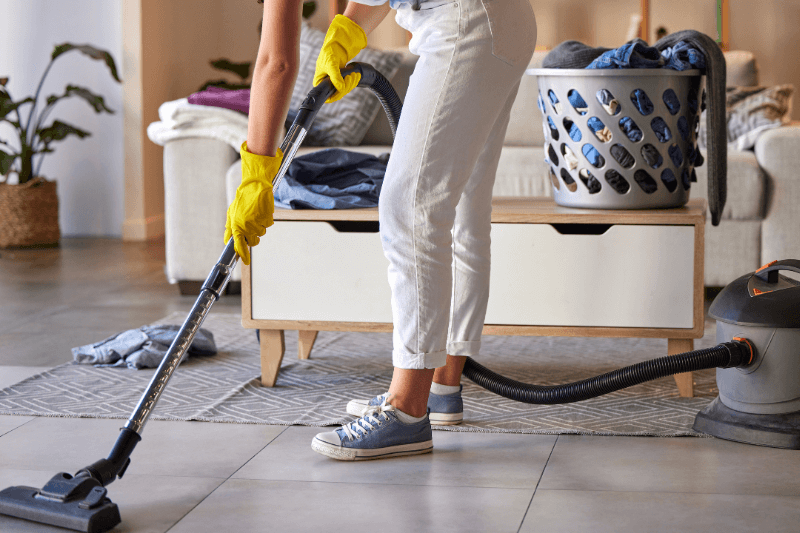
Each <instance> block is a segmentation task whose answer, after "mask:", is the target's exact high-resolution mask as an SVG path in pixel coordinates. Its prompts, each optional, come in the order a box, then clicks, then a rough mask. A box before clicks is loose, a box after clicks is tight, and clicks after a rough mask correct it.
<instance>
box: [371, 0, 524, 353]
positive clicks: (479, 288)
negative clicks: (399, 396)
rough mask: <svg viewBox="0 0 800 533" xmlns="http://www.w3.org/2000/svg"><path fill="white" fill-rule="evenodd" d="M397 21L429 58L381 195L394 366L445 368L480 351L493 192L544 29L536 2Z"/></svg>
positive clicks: (430, 5) (464, 5) (453, 9)
mask: <svg viewBox="0 0 800 533" xmlns="http://www.w3.org/2000/svg"><path fill="white" fill-rule="evenodd" d="M396 20H397V22H398V24H399V25H400V26H402V27H403V28H405V29H407V30H408V31H410V32H411V33H412V39H411V42H410V43H409V49H410V50H411V52H413V53H414V54H416V55H419V56H420V57H419V60H418V61H417V64H416V67H415V69H414V73H413V74H412V76H411V79H410V82H409V87H408V93H407V95H406V98H405V102H404V105H403V112H402V115H401V118H400V123H399V125H398V129H397V137H396V140H395V142H394V146H393V148H392V155H391V158H390V160H389V165H388V168H387V170H386V177H385V179H384V183H383V188H382V190H381V195H380V206H379V213H380V215H379V216H380V236H381V243H382V245H383V251H384V254H385V255H386V258H387V259H388V260H389V285H390V286H391V291H392V313H393V323H394V334H393V350H392V361H393V364H394V366H395V367H398V368H408V369H421V368H436V367H440V366H443V365H444V364H445V362H446V356H447V354H448V353H449V354H450V355H470V356H473V355H477V354H478V352H479V351H480V344H481V340H480V339H481V331H482V329H483V321H484V318H485V316H486V305H487V301H488V299H489V266H490V231H491V210H492V205H491V202H492V187H493V185H494V180H495V173H496V171H497V163H498V160H499V158H500V151H501V149H502V146H503V139H504V137H505V133H506V128H507V126H508V121H509V116H510V112H511V106H512V104H513V102H514V98H515V97H516V94H517V90H518V88H519V82H520V78H521V77H522V74H523V73H524V71H525V68H526V67H527V66H528V63H529V61H530V59H531V57H532V55H533V50H534V47H535V44H536V20H535V18H534V15H533V10H532V9H531V6H530V3H529V1H528V0H431V1H429V2H424V3H422V4H421V9H419V10H417V11H414V10H412V9H411V8H410V7H406V6H402V7H400V8H399V9H398V10H397V17H396ZM531 127H535V125H531Z"/></svg>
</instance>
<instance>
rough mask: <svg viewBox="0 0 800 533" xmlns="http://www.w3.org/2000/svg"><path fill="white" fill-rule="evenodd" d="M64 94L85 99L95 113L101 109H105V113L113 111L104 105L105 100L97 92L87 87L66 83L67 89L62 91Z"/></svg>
mask: <svg viewBox="0 0 800 533" xmlns="http://www.w3.org/2000/svg"><path fill="white" fill-rule="evenodd" d="M64 96H79V97H80V98H83V99H84V100H86V102H87V103H88V104H89V105H90V106H92V107H93V108H94V111H95V113H100V112H101V111H105V112H106V113H111V114H112V115H113V114H114V112H113V111H112V110H110V109H109V108H107V107H106V103H105V100H103V97H102V96H100V95H99V94H94V93H93V92H92V91H90V90H89V89H86V88H84V87H77V86H75V85H67V91H66V92H65V93H64Z"/></svg>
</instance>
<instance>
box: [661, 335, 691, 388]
mask: <svg viewBox="0 0 800 533" xmlns="http://www.w3.org/2000/svg"><path fill="white" fill-rule="evenodd" d="M692 350H694V339H668V340H667V354H668V355H677V354H679V353H684V352H691V351H692ZM674 377H675V383H676V384H677V385H678V394H680V395H681V397H683V398H691V397H693V396H694V381H693V380H692V373H691V372H684V373H683V374H675V376H674Z"/></svg>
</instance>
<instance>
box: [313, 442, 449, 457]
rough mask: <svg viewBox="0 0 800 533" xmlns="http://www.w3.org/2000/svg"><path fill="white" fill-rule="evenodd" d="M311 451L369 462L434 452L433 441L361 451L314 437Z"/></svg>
mask: <svg viewBox="0 0 800 533" xmlns="http://www.w3.org/2000/svg"><path fill="white" fill-rule="evenodd" d="M311 449H312V450H314V451H315V452H317V453H320V454H322V455H325V456H327V457H330V458H331V459H338V460H340V461H368V460H370V459H388V458H390V457H402V456H404V455H420V454H423V453H430V452H431V451H433V441H432V440H426V441H422V442H415V443H414V444H400V445H397V446H387V447H386V448H378V449H375V450H361V449H354V448H342V447H341V446H334V445H333V444H330V443H327V442H324V441H321V440H319V439H318V438H316V437H314V440H312V441H311Z"/></svg>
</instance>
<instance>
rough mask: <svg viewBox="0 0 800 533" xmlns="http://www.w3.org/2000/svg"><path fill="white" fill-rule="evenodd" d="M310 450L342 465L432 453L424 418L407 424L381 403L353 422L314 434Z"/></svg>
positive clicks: (426, 419)
mask: <svg viewBox="0 0 800 533" xmlns="http://www.w3.org/2000/svg"><path fill="white" fill-rule="evenodd" d="M311 449H312V450H314V451H315V452H317V453H321V454H322V455H326V456H328V457H331V458H333V459H339V460H342V461H362V460H366V459H384V458H387V457H399V456H401V455H417V454H422V453H428V452H430V451H431V450H433V438H432V434H431V423H430V420H428V417H427V416H426V417H425V418H423V419H422V420H420V421H419V422H415V423H412V424H406V423H404V422H402V421H401V420H400V419H399V418H397V415H396V414H395V413H394V407H393V406H392V405H390V404H387V403H386V400H384V401H383V402H381V403H380V404H378V405H373V406H370V407H369V408H368V409H367V412H366V413H365V414H364V416H363V417H361V418H359V419H358V420H356V421H355V422H351V423H349V424H345V425H344V426H342V427H340V428H339V429H337V430H336V431H330V432H327V433H319V434H317V436H316V437H314V440H312V441H311Z"/></svg>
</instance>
